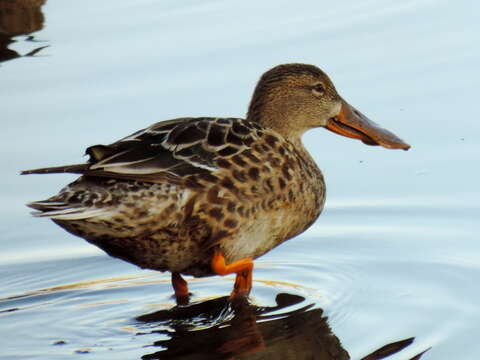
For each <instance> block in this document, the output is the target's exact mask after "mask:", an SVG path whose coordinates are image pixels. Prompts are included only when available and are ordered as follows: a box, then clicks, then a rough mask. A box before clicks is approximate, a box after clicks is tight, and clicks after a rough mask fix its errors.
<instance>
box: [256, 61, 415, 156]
mask: <svg viewBox="0 0 480 360" xmlns="http://www.w3.org/2000/svg"><path fill="white" fill-rule="evenodd" d="M247 119H249V120H251V121H257V122H259V123H260V124H262V125H263V126H266V127H270V128H272V129H274V130H276V131H278V132H279V133H281V134H282V135H283V136H285V137H286V138H290V139H292V140H297V139H298V140H299V139H300V137H301V136H302V134H303V133H304V132H305V131H307V130H309V129H311V128H314V127H325V128H327V129H328V130H330V131H333V132H335V133H337V134H340V135H343V136H347V137H351V138H354V139H360V140H362V141H363V142H364V143H365V144H368V145H381V146H383V147H386V148H390V149H403V150H408V149H409V148H410V145H408V144H407V143H405V142H404V141H403V140H401V139H400V138H398V137H397V136H395V135H394V134H393V133H391V132H390V131H388V130H385V129H383V128H381V127H380V126H378V125H377V124H375V123H374V122H373V121H371V120H369V119H368V118H367V117H366V116H365V115H363V114H362V113H361V112H359V111H358V110H357V109H355V108H354V107H353V106H351V105H349V104H348V103H347V102H346V101H345V100H343V99H342V97H341V96H340V95H339V94H338V93H337V91H336V90H335V86H334V85H333V83H332V81H331V80H330V78H329V77H328V76H327V74H325V73H324V72H323V71H322V70H320V69H319V68H317V67H316V66H313V65H307V64H285V65H279V66H276V67H274V68H273V69H271V70H269V71H267V72H266V73H265V74H263V75H262V77H261V78H260V80H259V82H258V84H257V87H256V88H255V91H254V94H253V97H252V100H251V103H250V106H249V109H248V115H247Z"/></svg>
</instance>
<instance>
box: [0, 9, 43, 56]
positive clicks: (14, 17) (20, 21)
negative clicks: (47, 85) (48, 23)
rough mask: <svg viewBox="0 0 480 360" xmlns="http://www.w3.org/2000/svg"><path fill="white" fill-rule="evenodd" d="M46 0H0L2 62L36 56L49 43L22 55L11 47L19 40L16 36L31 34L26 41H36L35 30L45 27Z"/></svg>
mask: <svg viewBox="0 0 480 360" xmlns="http://www.w3.org/2000/svg"><path fill="white" fill-rule="evenodd" d="M45 2H46V0H0V62H5V61H8V60H12V59H16V58H19V57H22V56H35V55H36V54H38V53H39V52H40V51H41V50H42V49H45V48H46V47H48V45H44V46H38V47H36V48H34V49H33V50H31V51H29V52H28V53H26V54H24V55H21V54H19V53H18V52H16V51H14V50H12V49H10V48H9V46H10V45H11V44H13V43H15V42H16V41H17V40H15V39H14V37H16V36H19V35H29V36H27V38H26V41H29V42H32V43H36V42H38V40H36V39H35V37H34V36H33V35H30V34H32V33H34V32H35V31H38V30H41V29H43V24H44V16H43V13H42V6H43V5H44V4H45Z"/></svg>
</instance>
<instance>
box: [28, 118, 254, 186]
mask: <svg viewBox="0 0 480 360" xmlns="http://www.w3.org/2000/svg"><path fill="white" fill-rule="evenodd" d="M261 134H262V128H261V127H260V126H259V125H258V124H256V123H252V122H249V121H246V120H244V119H237V118H179V119H173V120H168V121H164V122H159V123H156V124H153V125H152V126H150V127H148V128H145V129H142V130H139V131H137V132H135V133H133V134H132V135H129V136H127V137H124V138H123V139H121V140H119V141H117V142H114V143H112V144H110V145H94V146H91V147H89V148H88V149H87V150H86V154H87V155H89V156H90V158H89V161H88V163H87V164H83V165H75V166H74V167H72V166H63V167H56V168H52V170H51V171H48V169H38V170H42V172H40V171H38V172H36V173H52V172H76V173H82V174H84V175H91V176H101V177H111V178H119V179H132V180H140V181H147V182H161V181H164V180H167V179H168V181H171V182H178V181H180V180H181V178H183V177H185V176H188V175H193V174H200V173H214V172H216V171H217V170H218V169H219V166H218V160H219V159H221V158H227V157H231V156H234V155H235V154H238V153H240V152H241V151H243V150H245V149H248V148H249V147H250V145H251V144H252V143H253V142H254V141H255V140H257V139H258V138H259V137H260V136H261ZM70 169H71V170H72V171H69V170H70ZM24 173H26V174H28V173H35V171H30V170H27V171H25V172H24Z"/></svg>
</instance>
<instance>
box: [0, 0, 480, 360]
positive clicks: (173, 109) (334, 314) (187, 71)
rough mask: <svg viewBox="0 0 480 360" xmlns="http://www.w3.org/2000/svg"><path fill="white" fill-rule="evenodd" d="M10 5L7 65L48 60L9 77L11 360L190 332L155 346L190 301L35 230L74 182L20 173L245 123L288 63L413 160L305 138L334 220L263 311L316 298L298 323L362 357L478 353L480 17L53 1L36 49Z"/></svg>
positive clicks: (279, 267)
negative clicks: (179, 305) (302, 66)
mask: <svg viewBox="0 0 480 360" xmlns="http://www.w3.org/2000/svg"><path fill="white" fill-rule="evenodd" d="M6 3H8V2H2V1H0V24H1V25H0V33H2V37H1V39H3V40H2V42H0V44H1V43H5V39H10V36H9V34H10V35H15V36H14V37H13V40H15V41H16V42H14V43H11V44H9V45H8V49H9V50H10V51H9V54H12V53H11V51H15V52H16V53H17V54H18V55H25V54H27V53H29V52H31V51H34V50H35V49H38V48H40V47H43V46H46V45H49V47H47V48H44V49H41V50H40V51H38V53H36V54H35V56H33V57H32V56H28V57H17V58H14V59H10V60H9V61H5V62H1V63H0V108H1V118H2V122H1V124H2V131H1V132H0V139H1V141H0V152H1V154H2V156H1V157H0V161H1V164H0V166H1V168H2V178H1V180H0V199H1V200H2V201H1V203H0V217H1V220H0V231H1V234H2V236H1V238H0V246H1V248H0V249H1V251H0V278H1V279H2V281H1V283H0V297H1V298H0V338H1V340H0V343H1V347H0V349H1V350H0V358H2V359H3V358H5V359H14V358H15V359H17V358H18V359H63V358H66V357H67V356H71V355H72V354H77V355H78V356H81V355H80V354H78V353H75V351H78V350H80V351H88V355H85V356H88V358H92V359H93V358H95V359H110V358H115V359H132V358H140V357H141V356H142V355H146V354H151V353H154V352H156V351H160V350H161V349H162V347H160V346H155V347H152V346H150V347H147V348H145V347H144V346H145V345H152V344H153V343H154V342H155V341H159V340H168V339H170V338H172V336H173V335H172V334H170V335H167V334H164V333H161V334H160V333H158V332H157V333H151V332H149V331H147V330H148V329H150V330H152V331H153V330H158V329H157V327H158V326H160V327H162V326H163V327H165V328H169V327H168V326H171V324H170V325H168V324H167V325H166V324H164V323H162V322H161V321H160V325H158V324H157V323H155V324H151V323H148V322H147V323H144V322H142V321H139V320H136V318H137V317H139V316H141V315H145V314H148V313H152V312H155V311H158V310H165V309H169V308H171V307H172V306H173V305H174V301H173V299H172V298H171V297H170V295H171V289H170V285H169V275H168V274H161V273H154V272H148V271H142V270H139V269H137V268H135V267H134V266H132V265H129V264H126V263H123V262H121V261H120V260H115V259H112V258H109V257H107V256H106V255H104V254H103V253H102V252H100V251H99V250H97V249H96V248H94V247H92V246H91V245H89V244H87V243H86V242H84V241H83V240H81V239H79V238H75V237H73V236H71V235H69V234H68V233H66V232H64V231H63V230H61V229H60V228H58V227H57V226H55V225H54V224H53V223H51V222H49V221H47V220H40V219H34V218H32V217H30V215H29V210H28V209H27V208H26V207H25V206H24V204H25V203H26V202H28V201H31V200H39V199H44V198H46V197H48V196H50V195H52V194H54V193H55V192H57V191H58V190H59V189H60V188H61V187H62V186H63V185H64V184H66V183H68V182H70V181H72V180H73V179H74V178H75V177H74V176H71V175H55V176H54V175H52V176H28V177H27V176H22V177H21V176H19V175H18V173H19V171H20V170H22V169H28V168H35V167H43V166H50V165H52V166H53V165H61V164H67V163H77V162H79V161H82V160H83V159H82V154H83V151H84V149H85V148H86V147H87V146H89V145H92V144H97V143H109V142H112V141H114V140H116V139H118V138H120V137H123V136H125V135H127V134H129V133H132V132H134V131H135V130H138V129H140V128H142V127H145V126H147V125H149V124H151V123H154V122H156V121H159V120H162V119H169V118H174V117H179V116H243V115H244V114H245V112H246V108H247V105H248V101H249V98H250V96H251V93H252V91H253V87H254V85H255V83H256V81H257V79H258V77H259V76H260V75H261V73H263V72H264V71H265V70H267V69H269V68H271V67H272V66H275V65H277V64H281V63H287V62H304V63H311V64H315V65H317V66H320V67H321V68H322V69H323V70H325V71H326V72H327V73H328V74H329V75H330V77H331V78H332V80H333V81H334V83H335V84H336V87H337V89H338V91H339V92H340V93H341V94H342V96H343V97H344V98H346V99H347V100H348V101H349V102H350V103H351V104H353V105H354V106H355V107H357V108H358V109H359V110H360V111H362V112H363V113H365V114H366V115H368V116H369V117H370V118H371V119H372V120H374V121H376V122H378V123H380V124H382V126H384V127H386V128H388V129H390V130H391V131H393V132H395V133H396V134H398V135H399V136H400V137H402V138H403V139H405V140H406V141H407V142H409V143H410V144H411V145H412V149H411V150H410V151H408V152H404V151H390V150H386V149H381V148H378V147H368V146H365V145H364V144H362V143H361V142H359V141H354V140H351V139H347V138H342V137H339V136H335V135H334V134H332V133H330V132H327V131H324V130H313V131H311V132H310V133H309V134H307V135H306V137H305V139H304V140H305V143H306V146H307V147H308V148H309V150H310V151H311V152H312V154H313V155H314V157H315V159H316V160H317V162H318V164H319V165H320V167H321V168H322V170H323V172H324V174H325V177H326V180H327V184H328V200H327V204H326V210H325V212H324V213H323V214H322V216H321V218H320V219H319V220H318V221H317V223H316V224H315V225H314V226H313V227H312V228H311V229H310V230H308V231H307V232H306V233H304V234H302V235H301V236H299V237H298V238H296V239H294V240H292V241H289V242H288V243H286V244H284V245H282V246H280V247H278V248H276V249H275V250H273V251H272V252H270V253H269V254H267V255H266V256H264V257H262V258H261V259H259V261H258V263H257V266H256V271H255V274H254V280H255V283H254V290H253V293H252V302H253V303H255V304H257V305H259V306H274V305H275V296H276V295H277V294H278V293H282V292H283V293H289V294H294V295H300V296H303V297H304V298H305V300H304V301H303V302H302V303H301V304H299V305H292V306H291V308H292V309H293V308H295V309H298V308H300V307H302V306H305V305H308V304H312V303H313V304H315V305H314V307H315V308H321V309H323V311H324V313H323V315H322V316H328V320H327V322H328V324H329V326H330V328H331V331H332V333H333V334H334V335H335V336H336V338H338V339H339V341H340V342H341V346H342V348H343V349H345V350H346V351H348V353H349V354H350V356H351V358H352V359H360V358H362V357H364V356H366V355H367V354H369V353H370V352H372V351H374V350H375V349H378V348H380V347H382V346H383V345H385V344H388V343H391V342H394V341H398V340H402V339H407V338H409V337H412V336H413V337H415V338H416V339H415V341H414V342H413V344H411V345H409V346H407V347H406V348H405V349H403V350H402V351H400V352H398V353H397V354H394V355H392V356H390V357H389V359H410V358H412V357H414V356H415V355H416V354H419V353H420V352H422V351H424V350H426V349H428V348H430V347H431V349H430V350H429V351H428V352H427V353H426V354H425V355H424V356H423V357H422V359H436V360H438V359H476V358H477V355H478V353H479V352H480V347H479V345H478V344H477V337H478V334H479V332H480V328H479V326H478V323H479V321H480V311H479V308H478V303H479V298H480V292H479V290H478V284H477V283H478V279H479V277H480V266H479V265H480V258H479V250H480V246H479V244H478V234H479V232H480V222H479V220H478V219H479V214H480V211H479V210H480V206H479V200H480V193H479V191H478V183H479V180H480V176H479V175H480V171H479V166H478V161H479V154H480V143H479V141H478V139H479V138H480V125H479V122H478V119H477V118H478V116H477V114H476V103H477V101H478V99H477V98H478V88H479V85H480V76H479V72H478V69H477V67H478V63H479V60H480V56H479V55H480V50H479V47H478V46H477V43H478V34H479V31H480V25H478V19H477V17H478V16H477V14H478V13H479V10H480V6H479V5H478V4H477V3H475V2H468V1H458V2H456V3H453V2H448V1H426V0H425V1H403V2H398V1H379V0H372V1H364V2H356V1H344V2H342V3H341V4H335V3H332V2H326V1H298V2H287V1H264V2H261V3H254V2H241V1H228V2H226V1H225V2H221V1H202V2H195V1H184V2H175V1H162V2H155V1H146V0H143V1H130V2H127V1H101V2H95V1H83V2H78V1H66V0H64V1H60V0H54V1H52V0H49V1H47V2H46V4H45V5H44V6H43V7H42V8H41V10H39V9H38V8H37V10H36V11H37V12H38V11H41V12H42V13H43V15H44V17H45V22H44V24H43V29H42V30H40V31H37V32H35V33H33V34H32V35H33V37H34V40H35V41H29V40H28V39H27V35H16V34H18V33H20V32H15V33H12V32H10V33H9V29H11V27H10V28H9V27H7V26H6V25H5V24H6V22H5V16H6V15H5V14H6V13H7V12H5V11H3V12H2V11H1V10H2V9H4V8H5V6H6V5H5V4H6ZM18 3H20V1H19V2H18ZM26 3H28V2H27V1H26V2H24V4H26ZM8 6H15V5H12V4H10V5H8ZM27 7H28V6H27ZM10 13H11V12H10ZM24 22H25V21H24ZM10 23H11V22H9V24H10ZM37 25H38V24H37ZM40 27H41V26H40ZM2 54H4V52H2V51H0V56H1V55H2ZM231 286H232V279H231V278H228V279H222V278H211V279H201V280H196V281H192V283H191V288H192V292H193V294H194V300H198V301H200V300H202V301H203V300H206V299H211V298H214V297H218V296H224V295H226V294H228V292H229V291H230V289H231ZM1 311H4V312H1ZM285 311H289V310H288V309H287V310H285ZM311 318H314V317H313V315H312V317H311ZM315 319H316V318H315ZM318 319H319V320H318V321H319V322H318V323H321V322H322V321H324V320H320V317H319V318H318ZM323 319H324V318H323ZM292 322H293V320H292ZM262 323H264V322H262V321H258V324H262ZM300 323H302V321H300ZM209 324H210V325H209V326H213V325H212V323H209ZM270 324H275V323H274V322H272V323H270ZM262 326H263V325H262ZM163 327H162V329H163ZM204 327H205V326H204ZM204 327H198V328H195V327H194V329H196V330H199V329H200V328H202V329H203V328H204ZM207 328H208V326H207ZM169 329H171V327H170V328H169ZM262 329H263V328H262ZM293 329H294V330H295V333H296V334H305V333H308V331H307V330H305V329H304V328H303V330H302V327H300V328H299V330H297V328H296V327H293ZM262 331H263V330H262ZM145 332H148V334H146V335H141V336H140V335H137V334H138V333H145ZM176 334H177V335H175V336H178V334H181V332H180V333H179V332H177V333H176ZM188 334H189V333H187V335H186V337H185V338H186V339H188V336H190V335H188ZM196 334H197V335H198V334H200V333H196ZM263 334H264V340H265V342H266V343H267V344H270V342H269V340H268V339H269V337H268V336H267V335H265V334H267V333H266V332H263ZM175 336H173V337H175ZM198 336H200V335H198ZM215 337H216V336H212V337H210V338H215ZM175 339H176V337H175ZM61 340H62V341H65V342H66V344H65V345H52V344H53V343H54V342H56V341H61ZM284 343H285V342H282V344H284ZM302 344H303V343H302ZM289 346H290V345H289ZM167 347H168V346H167ZM167 347H164V348H167ZM303 347H304V348H305V345H303ZM272 351H273V350H272ZM318 351H319V350H318V349H317V350H315V353H316V354H319V352H318ZM280 353H282V352H280ZM162 356H163V355H162ZM182 356H184V357H181V356H180V355H178V357H177V358H182V359H187V358H188V359H190V358H192V359H194V358H198V359H200V358H201V357H199V355H198V356H197V357H194V356H193V355H192V357H187V356H186V355H182ZM250 356H251V358H255V356H256V355H255V354H253V355H250ZM265 356H266V355H265ZM272 356H273V355H270V357H268V356H267V357H264V358H274V357H272ZM301 356H302V354H301V353H298V358H302V357H301ZM318 356H320V355H318ZM321 356H323V355H321ZM242 358H243V357H242ZM245 358H247V357H245ZM258 358H260V357H258ZM319 358H320V359H328V357H319Z"/></svg>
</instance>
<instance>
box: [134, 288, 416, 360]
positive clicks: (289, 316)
mask: <svg viewBox="0 0 480 360" xmlns="http://www.w3.org/2000/svg"><path fill="white" fill-rule="evenodd" d="M275 301H276V304H277V305H276V306H273V307H262V306H256V305H254V304H251V303H249V302H248V300H247V299H238V300H235V301H229V298H228V297H221V298H217V299H213V300H208V301H204V302H200V303H196V304H192V305H189V306H185V307H181V306H180V307H174V308H172V309H170V310H160V311H157V312H153V313H149V314H145V315H141V316H139V317H137V321H138V322H139V323H140V324H139V325H138V327H140V328H141V327H142V323H143V324H144V325H143V326H148V329H149V330H148V331H144V332H141V333H138V334H137V335H145V334H161V335H163V336H165V335H166V336H167V337H168V339H166V340H159V341H156V342H154V343H153V345H152V346H153V347H161V348H162V349H161V350H158V351H154V352H151V353H148V354H146V355H144V356H143V357H142V359H145V360H146V359H192V360H194V359H195V360H202V359H314V360H334V359H335V360H343V359H350V356H349V354H348V352H347V350H346V349H344V348H343V347H342V344H341V341H340V339H339V338H338V337H337V336H336V335H335V334H334V333H333V332H332V329H331V328H330V326H329V324H328V318H327V317H325V316H324V314H323V310H322V309H320V308H316V307H315V304H307V305H305V306H302V307H300V308H297V309H293V310H292V309H290V308H291V307H292V306H294V305H298V304H300V303H302V302H303V301H305V298H304V297H302V296H299V295H292V294H286V293H280V294H277V296H276V298H275ZM152 326H154V327H156V329H155V328H154V329H152ZM158 328H160V329H158ZM413 341H414V338H413V337H412V338H408V339H404V340H400V341H397V342H394V343H390V344H387V345H385V346H383V347H381V348H380V349H378V350H376V351H374V352H372V353H371V354H369V355H366V356H364V357H363V358H362V360H377V359H384V358H387V357H389V356H391V355H393V354H395V353H398V352H399V351H401V350H403V349H404V348H406V347H408V346H409V345H410V344H412V342H413ZM151 348H152V347H148V349H151ZM423 354H424V352H422V353H420V354H417V355H416V356H414V357H413V358H411V359H410V360H418V359H420V358H421V356H422V355H423Z"/></svg>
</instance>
